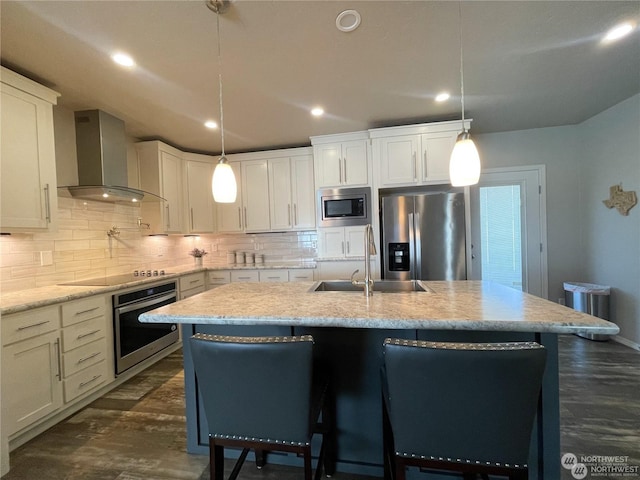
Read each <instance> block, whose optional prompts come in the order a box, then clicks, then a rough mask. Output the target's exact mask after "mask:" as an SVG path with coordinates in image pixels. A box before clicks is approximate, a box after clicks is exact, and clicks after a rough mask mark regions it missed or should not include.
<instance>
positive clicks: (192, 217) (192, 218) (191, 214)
mask: <svg viewBox="0 0 640 480" xmlns="http://www.w3.org/2000/svg"><path fill="white" fill-rule="evenodd" d="M191 230H193V207H191Z"/></svg>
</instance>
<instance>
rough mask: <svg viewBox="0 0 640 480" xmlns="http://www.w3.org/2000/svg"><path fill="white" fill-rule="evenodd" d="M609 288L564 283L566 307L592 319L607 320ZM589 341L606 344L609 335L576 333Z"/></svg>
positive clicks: (588, 284)
mask: <svg viewBox="0 0 640 480" xmlns="http://www.w3.org/2000/svg"><path fill="white" fill-rule="evenodd" d="M610 295H611V287H609V286H607V285H596V284H594V283H579V282H564V299H565V303H566V305H567V307H571V308H573V309H574V310H578V311H579V312H584V313H588V314H589V315H593V316H594V317H598V318H602V319H604V320H609V297H610ZM576 335H578V336H580V337H584V338H588V339H589V340H596V341H600V342H606V341H607V340H609V337H610V335H603V334H597V333H585V334H582V333H577V334H576Z"/></svg>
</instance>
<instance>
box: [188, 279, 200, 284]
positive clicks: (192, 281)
mask: <svg viewBox="0 0 640 480" xmlns="http://www.w3.org/2000/svg"><path fill="white" fill-rule="evenodd" d="M199 281H200V280H191V281H190V282H189V283H190V284H194V283H198V282H199Z"/></svg>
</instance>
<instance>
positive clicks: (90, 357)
mask: <svg viewBox="0 0 640 480" xmlns="http://www.w3.org/2000/svg"><path fill="white" fill-rule="evenodd" d="M98 355H100V352H96V353H92V354H91V355H89V356H87V357H84V358H81V359H80V360H78V363H79V364H80V363H84V362H86V361H87V360H91V359H92V358H94V357H97V356H98Z"/></svg>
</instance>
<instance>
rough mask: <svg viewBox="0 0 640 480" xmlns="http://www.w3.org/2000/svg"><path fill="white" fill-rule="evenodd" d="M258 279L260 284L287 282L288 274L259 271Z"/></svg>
mask: <svg viewBox="0 0 640 480" xmlns="http://www.w3.org/2000/svg"><path fill="white" fill-rule="evenodd" d="M258 278H259V279H260V281H261V282H288V281H289V272H288V271H287V270H260V271H259V272H258Z"/></svg>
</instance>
